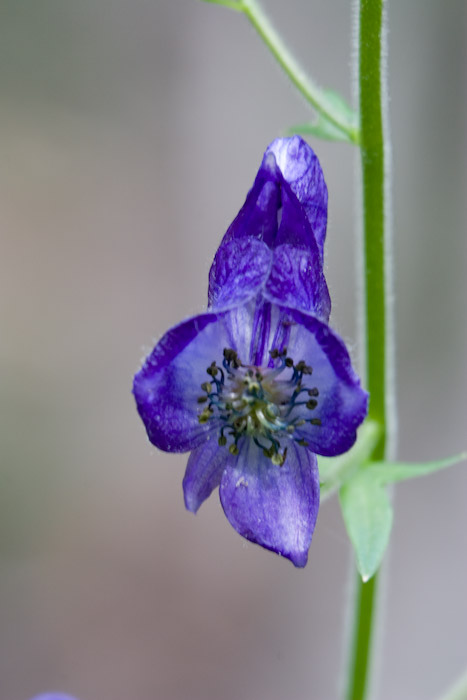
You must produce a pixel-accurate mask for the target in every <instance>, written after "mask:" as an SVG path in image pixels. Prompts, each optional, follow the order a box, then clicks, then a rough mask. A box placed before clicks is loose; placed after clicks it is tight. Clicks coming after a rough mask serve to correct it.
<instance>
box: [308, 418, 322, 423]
mask: <svg viewBox="0 0 467 700" xmlns="http://www.w3.org/2000/svg"><path fill="white" fill-rule="evenodd" d="M310 423H311V425H321V419H320V418H312V419H311V420H310Z"/></svg>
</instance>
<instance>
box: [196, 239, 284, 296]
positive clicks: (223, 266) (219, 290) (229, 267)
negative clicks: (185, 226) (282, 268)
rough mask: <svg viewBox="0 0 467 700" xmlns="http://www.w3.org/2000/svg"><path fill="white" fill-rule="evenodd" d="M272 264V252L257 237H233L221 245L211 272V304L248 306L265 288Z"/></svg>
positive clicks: (209, 294)
mask: <svg viewBox="0 0 467 700" xmlns="http://www.w3.org/2000/svg"><path fill="white" fill-rule="evenodd" d="M271 261H272V253H271V250H270V249H269V248H268V246H267V245H266V244H265V243H263V242H262V241H259V240H257V239H256V238H251V237H245V238H239V239H235V238H234V239H232V240H231V241H229V242H228V243H226V244H225V245H222V246H221V247H220V248H219V250H218V251H217V253H216V256H215V258H214V262H213V264H212V266H211V269H210V271H209V291H208V300H209V305H210V306H211V307H214V308H220V307H223V306H224V307H225V306H232V305H234V304H244V303H246V302H247V301H248V299H250V298H252V297H253V296H254V295H255V294H257V292H258V291H259V290H260V288H261V287H262V286H264V283H265V281H266V280H267V278H268V276H269V273H270V270H271Z"/></svg>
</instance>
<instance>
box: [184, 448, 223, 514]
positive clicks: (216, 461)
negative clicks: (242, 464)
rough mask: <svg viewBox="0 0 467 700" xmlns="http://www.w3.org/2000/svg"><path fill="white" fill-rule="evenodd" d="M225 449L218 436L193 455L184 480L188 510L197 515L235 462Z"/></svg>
mask: <svg viewBox="0 0 467 700" xmlns="http://www.w3.org/2000/svg"><path fill="white" fill-rule="evenodd" d="M235 460H236V457H234V456H233V455H232V454H230V452H229V451H228V450H227V449H226V448H225V447H220V446H219V444H218V442H217V435H213V436H212V437H210V438H209V439H208V440H207V441H206V442H205V443H204V444H203V445H200V446H199V447H197V448H196V449H195V450H193V452H192V453H191V455H190V457H189V459H188V464H187V467H186V472H185V478H184V479H183V493H184V496H185V506H186V507H187V510H190V511H191V512H192V513H196V511H197V510H198V508H199V507H200V505H201V504H202V503H203V501H205V500H206V498H208V496H210V495H211V493H212V491H213V490H214V489H215V488H216V486H219V484H220V482H221V478H222V473H223V471H224V469H225V468H226V466H227V464H229V463H232V462H235Z"/></svg>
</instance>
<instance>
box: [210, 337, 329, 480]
mask: <svg viewBox="0 0 467 700" xmlns="http://www.w3.org/2000/svg"><path fill="white" fill-rule="evenodd" d="M269 354H270V357H271V358H272V360H274V361H276V360H278V362H275V366H274V367H272V368H271V367H266V368H260V367H255V366H248V365H243V364H242V362H241V361H240V359H239V357H238V354H237V352H236V351H235V350H233V349H232V348H224V351H223V359H222V367H223V369H222V367H220V366H219V365H218V364H216V362H215V361H213V362H212V363H211V364H210V365H209V367H208V368H207V370H206V372H207V374H208V375H209V376H210V377H211V381H206V382H203V383H202V384H201V389H202V390H203V391H204V392H205V394H206V395H205V396H200V397H199V398H198V399H197V402H198V403H199V404H206V403H207V402H208V405H207V406H205V407H204V408H203V410H202V411H201V412H200V413H199V415H198V420H199V422H200V423H201V424H204V423H207V422H208V421H209V420H211V419H215V420H218V421H219V423H220V425H219V436H218V439H217V441H218V444H219V446H220V447H227V448H228V450H229V452H230V454H232V455H234V456H236V455H238V454H239V447H238V441H239V440H240V438H243V437H245V436H249V437H250V438H252V439H253V441H254V443H255V445H256V446H257V447H258V448H259V449H260V450H262V452H263V454H264V455H265V456H266V457H267V458H268V459H270V460H271V462H272V464H274V465H276V466H280V467H281V466H282V465H283V464H284V463H285V460H286V455H287V447H282V446H281V442H282V441H283V440H284V439H285V440H286V441H287V440H290V439H292V440H294V441H295V442H296V443H297V444H298V445H300V446H302V447H308V442H307V441H306V440H305V439H303V438H300V437H298V436H297V437H294V433H295V431H296V429H297V428H300V426H302V425H305V423H306V422H309V423H310V424H311V425H316V426H320V425H321V420H320V419H319V418H311V419H307V420H305V418H302V417H299V415H303V414H304V410H305V408H306V409H308V410H310V411H311V410H314V409H315V408H316V407H317V405H318V400H317V398H316V397H317V396H319V391H318V389H317V387H309V386H306V385H305V386H304V385H303V383H304V380H303V377H304V375H309V374H311V373H312V371H313V370H312V368H311V367H310V366H309V365H307V364H306V363H305V361H304V360H300V362H297V363H296V364H295V363H294V360H293V359H292V357H289V356H288V355H287V348H283V349H282V350H279V349H278V348H274V349H273V350H270V352H269ZM224 370H225V372H226V373H227V375H226V374H224ZM289 370H292V372H291V373H289ZM283 372H287V374H288V376H287V377H284V378H281V379H280V380H276V377H278V376H279V375H281V374H282V373H283ZM226 376H227V382H226ZM304 393H305V394H306V395H307V396H308V397H312V398H308V399H307V400H306V401H298V400H297V399H298V397H299V396H300V395H301V394H304ZM299 407H305V408H301V409H299ZM299 410H300V411H301V414H299V415H297V412H298V411H299ZM268 445H269V447H268Z"/></svg>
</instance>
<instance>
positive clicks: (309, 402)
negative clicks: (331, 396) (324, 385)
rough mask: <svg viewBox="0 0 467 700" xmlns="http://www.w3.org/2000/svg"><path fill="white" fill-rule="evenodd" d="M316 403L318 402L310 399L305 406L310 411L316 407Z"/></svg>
mask: <svg viewBox="0 0 467 700" xmlns="http://www.w3.org/2000/svg"><path fill="white" fill-rule="evenodd" d="M317 405H318V402H317V401H316V399H310V400H309V401H307V402H306V407H307V408H309V409H310V410H311V411H312V410H313V409H314V408H316V406H317Z"/></svg>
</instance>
